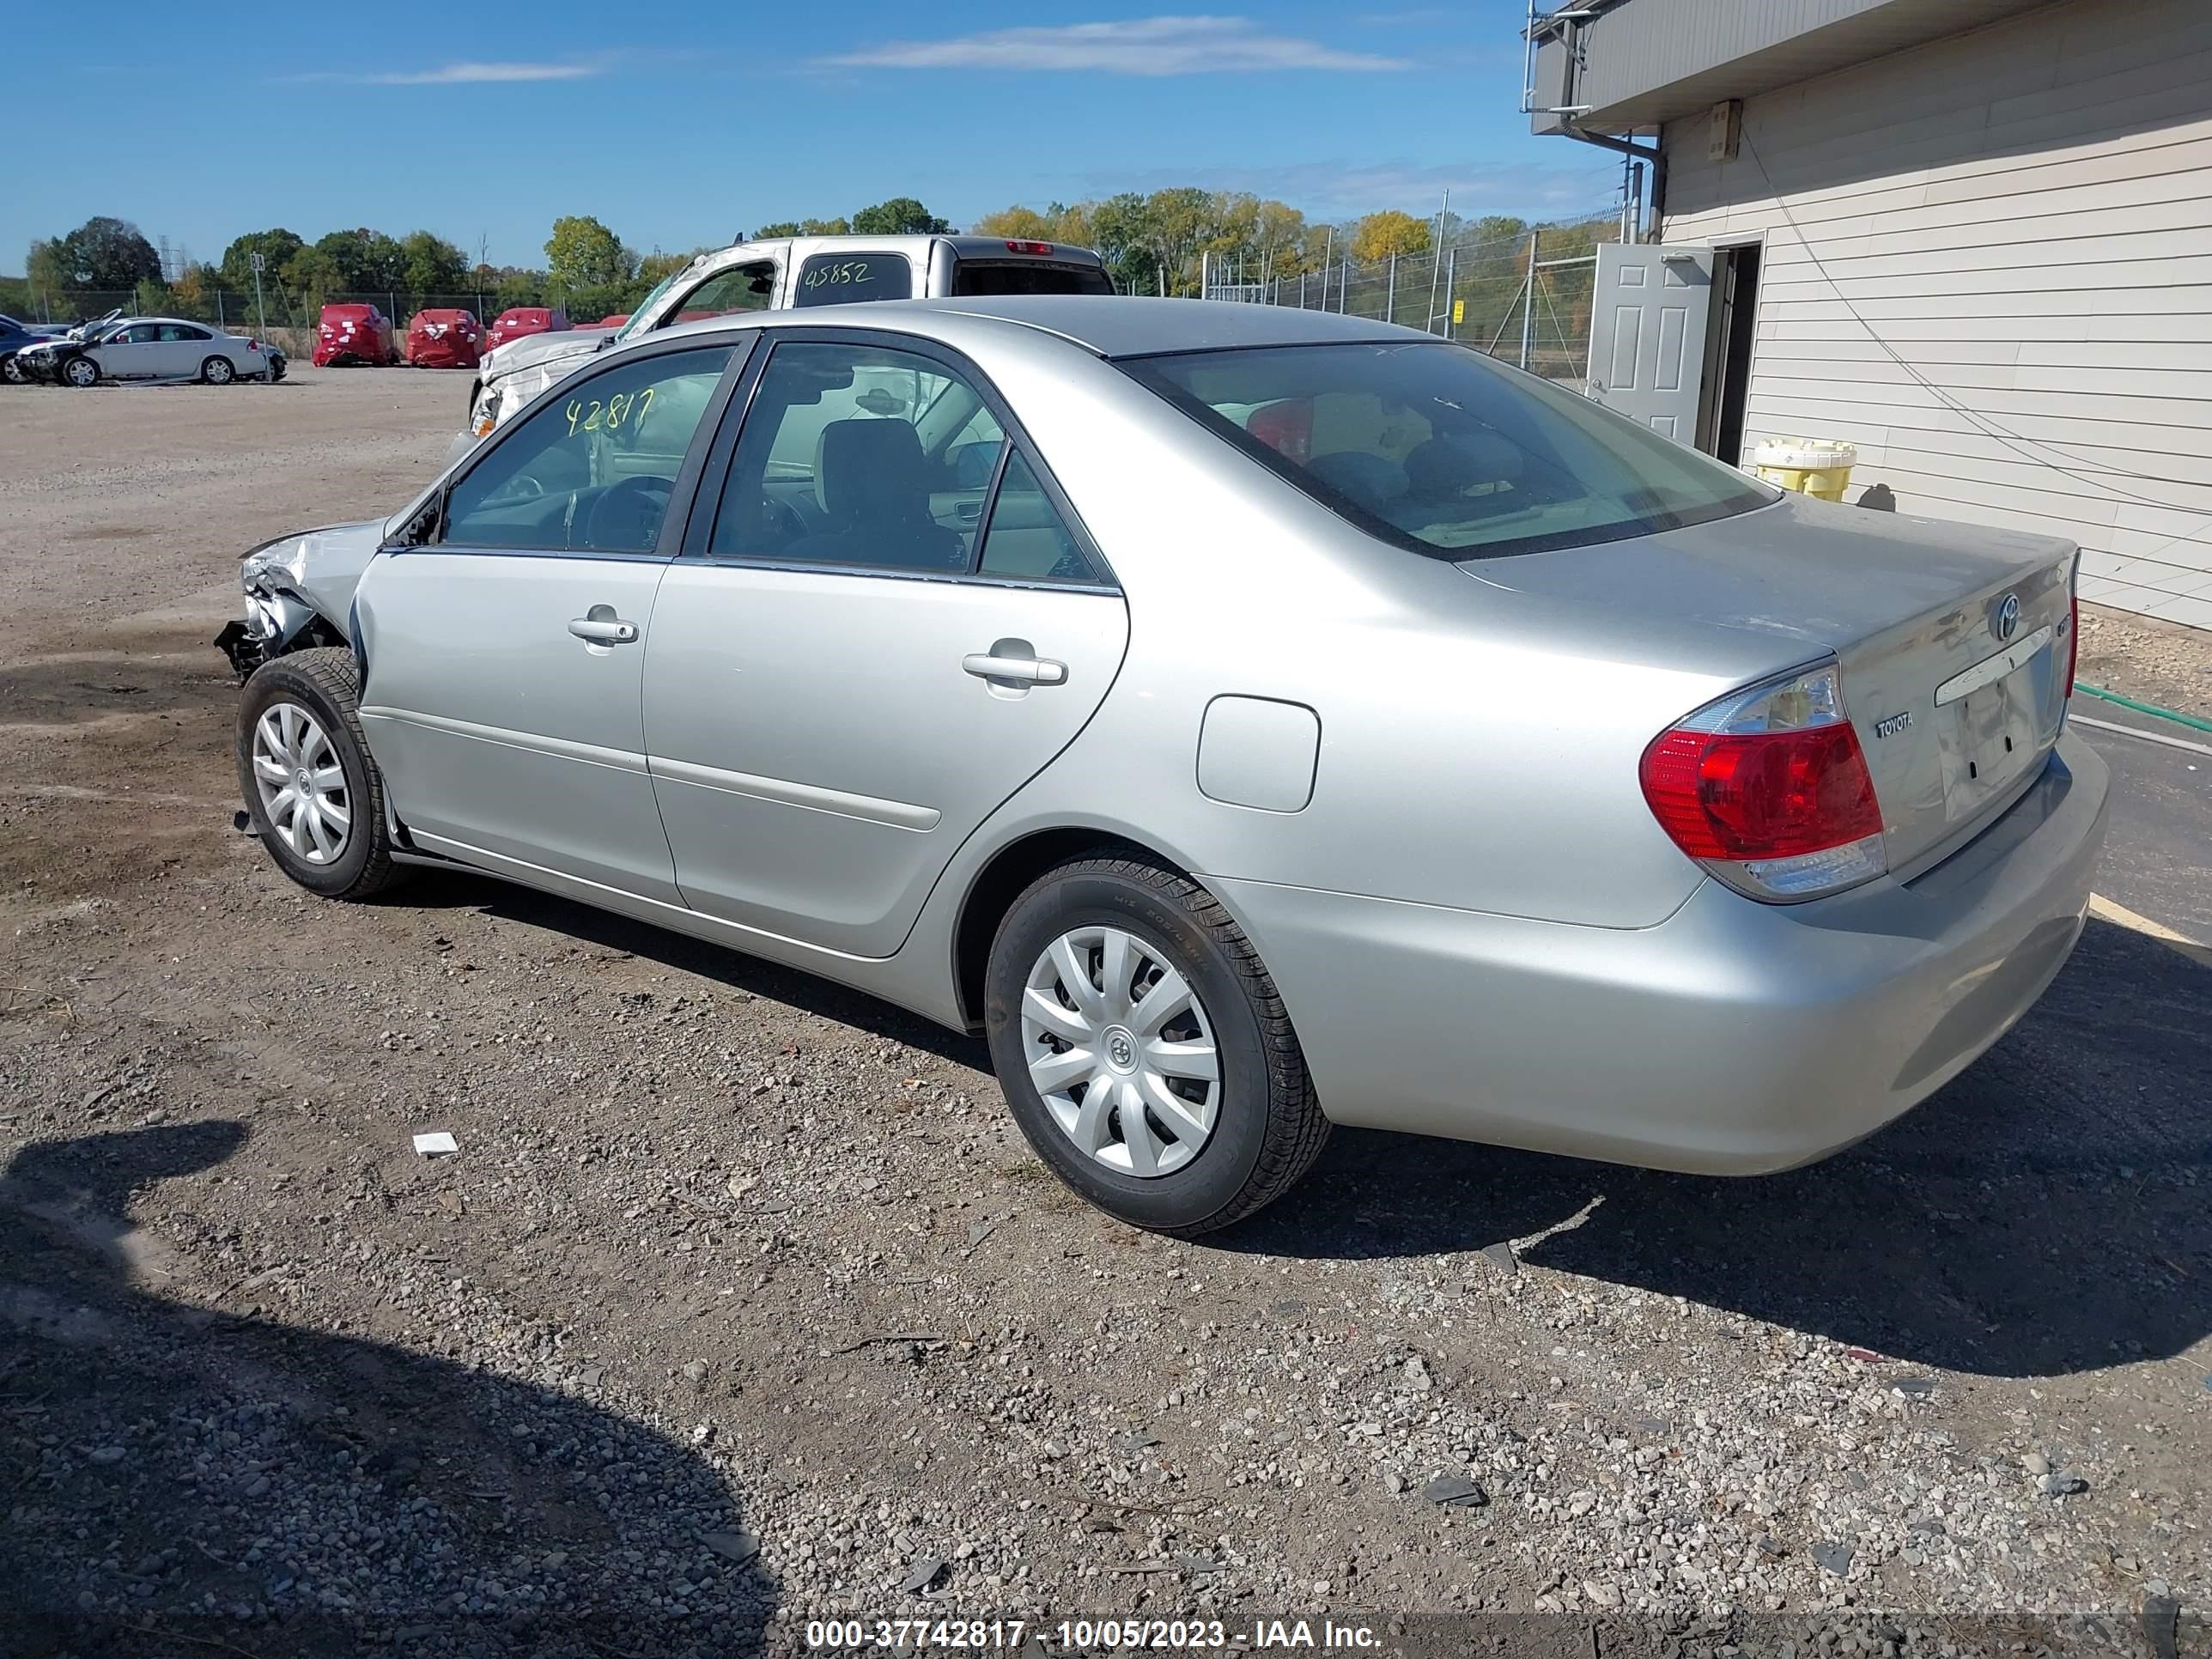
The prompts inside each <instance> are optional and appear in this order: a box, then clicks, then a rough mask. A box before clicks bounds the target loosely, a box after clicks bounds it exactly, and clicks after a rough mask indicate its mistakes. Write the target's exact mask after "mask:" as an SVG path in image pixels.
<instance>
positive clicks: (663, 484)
mask: <svg viewBox="0 0 2212 1659" xmlns="http://www.w3.org/2000/svg"><path fill="white" fill-rule="evenodd" d="M675 493H676V492H675V489H674V487H673V486H672V485H671V483H670V482H669V480H667V479H666V478H652V477H632V478H624V479H623V480H622V481H621V482H619V483H615V484H612V485H610V486H609V487H608V489H607V490H606V492H605V494H604V495H601V496H600V497H599V500H597V501H593V502H592V511H591V513H590V515H589V516H588V517H587V518H586V520H584V545H585V546H586V547H592V548H597V549H599V550H602V551H605V552H611V553H647V552H650V551H652V550H653V543H654V542H655V541H656V540H658V539H659V536H660V521H661V520H662V519H664V518H665V517H666V516H667V514H668V501H669V498H670V497H671V495H674V494H675Z"/></svg>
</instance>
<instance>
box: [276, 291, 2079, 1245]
mask: <svg viewBox="0 0 2212 1659" xmlns="http://www.w3.org/2000/svg"><path fill="white" fill-rule="evenodd" d="M315 537H316V538H320V539H321V541H322V543H323V544H326V545H331V546H334V547H335V548H336V549H337V554H336V555H335V559H336V563H337V567H338V568H337V571H336V572H335V574H332V575H331V580H328V581H327V582H325V584H324V591H325V597H324V599H323V600H322V601H321V603H323V604H325V605H331V606H332V607H334V608H335V607H338V606H343V609H344V611H345V612H346V614H347V615H348V616H349V617H350V618H351V619H352V623H353V626H352V628H351V630H350V634H349V640H348V642H347V643H345V644H343V645H337V644H332V645H325V646H320V647H310V648H307V649H304V650H298V651H293V652H289V653H284V654H280V655H276V656H275V657H274V658H273V659H270V660H268V661H266V662H265V663H264V664H263V665H261V666H260V667H259V668H258V669H257V670H256V671H254V673H253V675H252V678H251V679H250V680H249V681H248V682H247V684H246V691H245V696H244V701H243V706H242V708H241V710H240V723H239V738H238V758H239V765H240V778H241V782H242V785H243V787H244V790H245V793H246V800H247V805H248V809H249V811H250V814H251V819H252V826H253V828H254V829H255V830H256V831H257V832H258V834H259V836H261V838H262V840H263V841H264V843H265V844H266V846H267V847H268V848H269V850H270V854H272V855H273V856H274V858H275V859H276V862H277V863H278V864H279V865H280V866H282V867H283V870H284V871H285V872H287V873H288V874H289V875H290V876H291V877H292V878H294V879H295V880H296V881H298V882H299V883H301V884H302V885H304V886H306V887H307V888H309V889H311V890H314V891H316V892H319V893H323V894H326V895H329V896H334V897H355V896H362V895H365V894H368V893H370V892H373V891H374V890H378V889H379V888H381V887H383V886H384V885H386V884H388V883H389V882H391V881H392V879H393V878H395V877H397V876H398V875H399V874H401V873H403V872H404V868H405V866H410V865H420V864H428V863H435V864H448V865H459V866H466V867H468V868H470V869H472V870H477V871H482V872H488V873H490V874H494V875H498V876H503V877H506V878H510V879H513V880H515V881H520V882H523V883H526V884H530V885H532V886H535V887H538V888H542V889H544V890H547V891H550V892H554V893H558V894H564V895H567V896H570V897H573V898H575V899H578V900H580V901H581V902H586V903H588V904H592V905H597V906H601V907H604V908H608V909H611V910H614V911H617V912H620V913H622V914H623V915H629V916H633V917H638V918H642V919H645V920H647V921H653V922H657V923H659V924H661V925H664V926H666V927H671V928H674V929H677V930H678V931H681V932H684V933H690V934H694V935H696V936H698V937H700V938H702V939H710V940H714V941H716V942H719V943H721V944H725V945H729V946H731V947H732V948H734V949H736V950H739V951H746V952H749V953H751V954H753V955H756V956H760V957H769V958H771V959H773V960H775V961H778V962H781V963H791V964H794V965H796V966H799V967H800V968H804V969H809V970H811V971H813V972H815V973H817V974H821V975H825V976H827V977H829V978H832V979H836V980H839V981H843V982H845V983H847V984H849V985H854V986H857V987H861V988H863V989H865V990H867V991H871V992H873V993H874V994H878V995H879V996H882V997H884V998H887V999H889V1000H892V1001H894V1002H897V1003H900V1004H902V1005H904V1006H907V1007H909V1008H912V1009H915V1010H916V1011H918V1012H921V1013H923V1014H925V1015H927V1016H928V1017H929V1018H932V1019H934V1020H939V1021H941V1022H943V1023H944V1024H946V1025H949V1026H951V1027H953V1028H954V1029H956V1030H970V1031H977V1030H980V1031H981V1032H983V1033H984V1034H985V1035H986V1036H987V1039H988V1042H989V1048H990V1054H991V1057H992V1060H993V1063H994V1067H995V1069H996V1071H997V1073H998V1076H999V1079H1000V1083H1001V1084H1002V1085H1003V1086H1004V1088H1005V1091H1006V1098H1007V1101H1008V1103H1009V1105H1010V1107H1011V1109H1012V1114H1013V1115H1014V1117H1015V1119H1016V1121H1018V1124H1019V1125H1020V1127H1021V1128H1022V1129H1023V1131H1024V1133H1025V1134H1026V1135H1027V1137H1028V1139H1030V1143H1031V1145H1032V1146H1034V1147H1035V1148H1036V1152H1037V1153H1038V1154H1039V1155H1040V1157H1042V1158H1043V1159H1044V1160H1045V1162H1046V1163H1048V1164H1049V1165H1050V1166H1051V1167H1052V1168H1053V1169H1054V1170H1055V1171H1056V1172H1057V1173H1058V1174H1059V1175H1060V1176H1061V1177H1062V1178H1063V1179H1065V1180H1066V1182H1068V1183H1069V1184H1070V1185H1071V1186H1072V1187H1073V1188H1075V1189H1076V1190H1077V1191H1078V1192H1079V1193H1081V1194H1084V1195H1085V1197H1087V1198H1089V1199H1090V1200H1091V1201H1093V1202H1094V1203H1096V1204H1097V1205H1099V1206H1102V1207H1103V1208H1104V1209H1106V1210H1107V1211H1109V1212H1111V1213H1113V1214H1115V1215H1116V1216H1119V1217H1121V1218H1125V1219H1127V1220H1128V1221H1130V1222H1133V1223H1134V1224H1136V1225H1141V1226H1146V1227H1151V1228H1155V1229H1160V1230H1163V1231H1173V1232H1178V1233H1186V1234H1188V1233H1196V1232H1201V1231H1206V1230H1208V1229H1212V1228H1215V1227H1219V1226H1223V1225H1228V1224H1230V1223H1232V1222H1234V1221H1236V1220H1237V1219H1239V1218H1242V1217H1243V1216H1246V1215H1249V1214H1250V1213H1251V1212H1254V1211H1255V1210H1256V1209H1258V1208H1259V1207H1260V1206H1262V1205H1264V1204H1266V1203H1267V1202H1268V1201H1269V1200H1273V1198H1275V1197H1277V1196H1278V1195H1279V1194H1281V1193H1283V1192H1284V1191H1285V1189H1287V1188H1289V1187H1290V1186H1291V1184H1292V1183H1293V1182H1296V1181H1297V1178H1298V1177H1299V1176H1300V1175H1301V1174H1302V1173H1303V1172H1304V1170H1306V1169H1307V1168H1308V1167H1309V1166H1310V1164H1312V1162H1313V1160H1314V1158H1315V1157H1316V1154H1317V1152H1319V1150H1320V1148H1321V1146H1322V1142H1323V1140H1324V1139H1325V1138H1326V1135H1327V1133H1328V1129H1329V1127H1330V1126H1331V1125H1332V1124H1337V1123H1344V1124H1358V1125H1364V1126H1370V1127H1382V1128H1390V1129H1401V1130H1409V1131H1414V1132H1418V1133H1427V1134H1437V1135H1448V1136H1454V1137H1459V1138H1462V1139H1474V1140H1481V1141H1490V1142H1495V1143H1499V1144H1503V1145H1508V1146H1522V1147H1529V1148H1534V1149H1538V1150H1541V1151H1546V1152H1564V1153H1571V1154H1576V1155H1578V1156H1583V1157H1591V1158H1607V1159H1613V1160H1618V1161H1622V1162H1626V1163H1632V1164H1647V1165H1655V1166H1661V1167H1666V1168H1671V1169H1680V1170H1701V1171H1708V1172H1712V1173H1730V1174H1753V1173H1757V1172H1760V1171H1766V1170H1779V1169H1784V1168H1787V1167H1789V1166H1791V1165H1795V1164H1802V1163H1804V1162H1806V1161H1808V1160H1809V1159H1813V1158H1819V1157H1820V1156H1822V1155H1824V1154H1826V1153H1828V1152H1832V1151H1834V1150H1836V1149H1837V1148H1838V1147H1840V1146H1844V1145H1846V1144H1847V1143H1849V1142H1850V1141H1853V1140H1855V1139H1858V1138H1859V1137H1861V1136H1863V1135H1865V1134H1868V1133H1871V1132H1872V1131H1874V1130H1875V1129H1877V1128H1879V1127H1881V1126H1882V1125H1883V1124H1885V1123H1887V1122H1888V1121H1890V1120H1891V1119H1893V1118H1894V1117H1896V1116H1897V1115H1899V1113H1902V1112H1903V1111H1905V1109H1908V1108H1909V1107H1911V1106H1912V1105H1913V1104H1914V1103H1916V1102H1917V1101H1919V1100H1921V1099H1923V1098H1924V1097H1926V1096H1928V1095H1929V1094H1930V1093H1931V1092H1933V1091H1936V1089H1938V1088H1939V1087H1941V1086H1942V1085H1943V1083H1945V1082H1946V1081H1947V1080H1948V1079H1950V1078H1951V1077H1953V1076H1954V1075H1955V1074H1956V1073H1958V1072H1959V1071H1960V1069H1961V1068H1963V1067H1965V1066H1967V1065H1969V1064H1970V1063H1972V1061H1973V1060H1974V1059H1975V1058H1976V1057H1977V1056H1978V1055H1979V1054H1981V1053H1982V1052H1983V1051H1984V1050H1985V1049H1986V1048H1988V1047H1989V1046H1990V1044H1991V1043H1992V1042H1996V1040H1997V1039H1998V1038H1999V1037H2000V1036H2002V1035H2003V1033H2004V1032H2005V1031H2006V1030H2008V1028H2009V1027H2010V1026H2011V1025H2012V1024H2014V1022H2015V1021H2016V1020H2017V1019H2019V1018H2020V1017H2021V1015H2022V1014H2023V1013H2024V1012H2026V1011H2027V1008H2028V1007H2029V1006H2031V1005H2032V1004H2033V1002H2034V1001H2035V1000H2036V998H2037V997H2038V996H2039V994H2041V992H2042V991H2043V989H2044V987H2045V986H2046V985H2047V984H2048V983H2049V982H2050V981H2051V977H2052V976H2053V975H2055V974H2056V973H2057V971H2058V969H2059V968H2060V966H2061V965H2062V964H2063V963H2064V961H2065V960H2066V957H2067V955H2068V953H2069V951H2070V950H2071V949H2072V947H2073V945H2074V943H2075V939H2076V938H2077V937H2078V935H2079V933H2080V930H2081V925H2082V918H2083V915H2084V912H2085V909H2086V908H2087V902H2088V897H2089V890H2090V879H2091V874H2092V871H2093V866H2094V864H2095V861H2096V858H2097V854H2098V851H2099V848H2100V843H2101V842H2102V839H2103V836H2104V832H2105V823H2106V784H2107V779H2106V771H2105V769H2104V766H2103V765H2102V763H2100V761H2099V760H2098V759H2097V758H2096V757H2095V756H2094V755H2093V753H2092V752H2091V751H2090V750H2088V749H2087V747H2085V746H2084V745H2083V744H2081V742H2079V741H2078V740H2077V739H2076V738H2075V737H2074V736H2072V734H2070V733H2069V732H2068V730H2067V728H2066V710H2067V700H2068V696H2069V693H2070V690H2071V680H2072V662H2073V654H2074V648H2075V615H2074V604H2073V576H2074V566H2075V550H2074V548H2073V547H2072V546H2071V545H2069V544H2064V543H2061V542H2057V541H2052V540H2049V539H2046V538H2038V537H2033V536H2027V535H2021V534H2015V533H2011V532H1998V531H1982V530H1975V529H1970V528H1966V527H1962V526H1955V525H1947V524H1940V523H1936V522H1931V521H1929V520H1919V519H1913V518H1907V517H1902V516H1897V515H1892V514H1885V513H1865V512H1861V511H1858V510H1857V509H1853V508H1845V507H1834V506H1830V505H1826V504H1824V503H1821V502H1818V501H1808V500H1806V499H1804V498H1802V497H1798V496H1791V495H1782V494H1780V493H1778V492H1777V491H1774V490H1772V489H1768V488H1766V487H1765V485H1763V484H1760V483H1755V482H1753V481H1752V480H1750V479H1748V478H1747V477H1745V476H1744V475H1743V474H1741V473H1739V472H1737V471H1734V470H1732V469H1730V468H1728V467H1725V466H1722V465H1718V464H1717V463H1715V462H1713V461H1711V460H1710V459H1706V458H1705V457H1703V456H1700V455H1698V454H1696V453H1692V452H1691V451H1690V450H1688V449H1686V448H1683V447H1680V446H1678V445H1676V444H1674V443H1673V442H1672V441H1668V440H1666V439H1663V438H1661V437H1659V436H1657V435H1655V434H1653V433H1652V432H1650V431H1649V430H1647V429H1646V428H1642V427H1639V426H1638V425H1635V424H1634V423H1632V422H1628V421H1626V420H1624V419H1622V418H1620V416H1615V415H1613V414H1611V413H1609V412H1607V411H1606V410H1602V409H1601V408H1599V407H1597V406H1596V405H1595V404H1591V403H1589V402H1588V401H1586V400H1584V399H1583V398H1579V397H1576V396H1574V395H1572V394H1571V393H1567V392H1561V391H1559V389H1557V388H1555V387H1553V386H1549V385H1547V384H1546V383H1545V382H1543V381H1541V380H1535V379H1533V378H1531V377H1529V376H1528V375H1525V374H1520V373H1518V372H1516V371H1514V370H1511V369H1509V368H1504V367H1502V366H1500V365H1498V363H1496V362H1492V361H1491V360H1490V359H1488V358H1486V357H1485V356H1481V355H1480V354H1479V353H1476V352H1474V351H1471V350H1468V349H1464V348H1462V347H1460V346H1457V345H1453V344H1449V343H1443V342H1440V341H1437V340H1435V339H1433V338H1431V337H1427V336H1425V335H1421V334H1418V333H1413V332H1411V331H1407V330H1402V329H1395V328H1391V327H1389V326H1387V325H1382V324H1377V323H1374V322H1370V321H1367V320H1364V319H1358V318H1351V317H1341V316H1332V315H1328V314H1323V313H1306V312H1299V311H1294V310H1285V309H1277V308H1274V307H1256V306H1255V307H1244V306H1226V305H1208V304H1203V303H1200V302H1194V301H1193V302H1186V301H1158V300H1145V299H1129V300H1114V299H1088V300H1071V299H1052V298H1034V299H1027V300H1022V299H1007V300H1000V301H937V302H929V301H923V302H915V303H907V304H897V303H893V304H886V305H881V306H872V307H866V310H865V312H848V313H839V314H836V315H834V316H820V315H810V314H808V313H805V312H783V313H768V314H762V315H757V316H753V317H749V318H744V319H721V320H717V321H714V322H710V323H707V324H702V325H690V326H680V327H677V328H674V329H671V330H669V331H665V332H663V333H659V334H656V335H653V336H651V337H647V338H645V339H642V340H639V341H636V342H633V343H629V344H628V345H626V346H625V347H623V349H617V350H613V351H610V352H607V353H605V354H604V355H603V356H600V357H599V358H598V359H597V360H595V361H594V362H592V363H591V364H590V365H589V366H588V368H585V369H583V370H580V371H579V372H578V373H577V374H574V376H573V377H571V379H570V380H568V381H567V382H566V383H564V384H563V385H562V386H561V387H560V388H559V391H558V395H556V396H553V397H549V398H543V399H541V400H539V401H538V404H535V405H534V406H533V407H532V409H531V410H527V411H526V413H525V414H524V416H522V417H521V418H520V419H519V420H518V421H516V422H513V423H512V424H511V425H509V426H507V427H506V428H501V430H500V431H499V432H497V433H496V434H495V435H493V436H492V437H491V438H490V439H489V440H488V441H486V442H485V443H484V444H483V445H482V446H480V447H478V448H477V450H476V451H474V452H473V453H471V454H470V455H468V456H467V457H466V458H465V459H463V460H462V461H461V462H460V463H459V464H458V465H455V466H454V467H453V469H452V470H451V471H449V472H448V473H447V475H446V476H445V477H442V478H441V480H440V481H439V482H438V483H436V484H435V486H434V487H433V488H432V489H430V490H429V491H428V493H427V494H425V495H423V496H422V497H421V498H420V499H419V500H417V501H415V502H413V503H411V504H410V506H408V507H406V508H404V509H403V510H402V511H401V512H400V513H397V514H395V515H394V516H393V517H392V519H391V520H386V521H385V522H383V523H382V524H380V525H370V526H357V527H355V528H354V529H352V530H344V529H341V530H337V531H324V532H315ZM314 539H315V538H310V539H309V541H307V542H304V543H296V544H284V545H281V546H279V547H278V548H276V549H271V550H265V553H266V554H267V555H268V556H274V557H275V558H276V559H277V560H278V561H279V562H286V563H287V564H288V568H289V574H292V576H293V577H294V579H295V580H296V581H298V582H299V583H301V585H308V584H312V583H313V582H314V581H315V580H317V576H318V573H317V572H316V571H315V570H314V568H313V565H314V562H315V561H314V557H313V544H314ZM364 548H368V549H370V550H371V552H370V553H369V556H367V557H366V558H365V559H361V560H360V562H358V563H356V562H354V561H356V559H357V558H358V557H359V556H360V555H361V553H362V550H363V549H364Z"/></svg>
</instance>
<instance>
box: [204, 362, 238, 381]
mask: <svg viewBox="0 0 2212 1659" xmlns="http://www.w3.org/2000/svg"><path fill="white" fill-rule="evenodd" d="M237 378H238V370H237V368H235V367H234V365H233V364H232V362H231V361H230V359H229V358H228V357H210V358H209V359H208V360H207V361H206V362H204V363H202V364H201V365H200V379H202V380H205V381H206V382H207V383H208V384H209V385H210V386H228V385H229V384H230V383H231V382H232V381H233V380H236V379H237Z"/></svg>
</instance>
